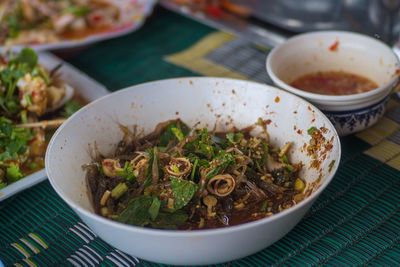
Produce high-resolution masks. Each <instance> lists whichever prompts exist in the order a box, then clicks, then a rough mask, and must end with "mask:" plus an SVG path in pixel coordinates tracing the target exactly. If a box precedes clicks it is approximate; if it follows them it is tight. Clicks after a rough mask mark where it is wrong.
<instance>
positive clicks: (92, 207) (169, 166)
mask: <svg viewBox="0 0 400 267" xmlns="http://www.w3.org/2000/svg"><path fill="white" fill-rule="evenodd" d="M340 154H341V150H340V142H339V138H338V135H337V133H336V131H335V129H334V127H333V126H332V124H331V123H330V121H329V120H328V119H327V118H326V117H325V116H324V115H323V114H322V113H321V112H320V111H319V110H318V109H316V108H315V107H314V106H313V105H311V104H309V103H308V102H306V101H304V100H302V99H300V98H298V97H296V96H294V95H292V94H289V93H287V92H284V91H282V90H278V89H276V88H274V87H271V86H267V85H262V84H258V83H254V82H248V81H239V80H231V79H222V78H183V79H171V80H164V81H157V82H151V83H145V84H141V85H137V86H133V87H130V88H127V89H125V90H121V91H118V92H115V93H113V94H111V95H109V96H106V97H103V98H101V99H99V100H97V101H95V102H93V103H90V104H89V105H88V106H86V107H84V108H83V109H81V110H80V111H78V112H77V113H76V114H75V115H73V116H72V117H71V118H70V119H68V120H67V122H66V123H65V124H63V125H62V126H61V127H60V128H59V129H58V130H57V132H56V133H55V135H54V136H53V138H52V140H51V142H50V144H49V147H48V150H47V153H46V161H45V163H46V171H47V174H48V177H49V180H50V182H51V184H52V186H53V188H54V189H55V190H56V192H57V193H58V194H59V195H60V196H61V198H62V199H63V200H64V201H65V202H66V203H67V204H68V205H69V206H70V207H71V208H72V209H73V210H74V211H75V212H76V213H77V214H78V215H79V216H80V218H81V219H82V220H83V221H84V222H85V223H86V224H87V225H88V226H89V227H90V228H91V229H92V230H93V231H94V232H95V233H96V234H98V235H99V236H100V237H101V238H102V239H104V240H105V241H106V242H108V243H110V244H111V245H113V246H115V247H117V248H118V249H120V250H122V251H124V252H126V253H128V254H130V255H134V256H137V257H140V258H143V259H146V260H149V261H154V262H160V263H167V264H185V265H188V264H190V265H192V264H213V263H218V262H226V261H230V260H234V259H238V258H241V257H244V256H247V255H250V254H252V253H255V252H257V251H259V250H261V249H263V248H265V247H267V246H269V245H271V244H272V243H274V242H275V241H277V240H279V239H280V238H282V237H283V236H284V235H285V234H286V233H288V232H289V231H290V230H291V229H292V228H293V227H294V226H295V225H296V224H297V223H298V222H299V221H300V219H301V218H302V217H303V215H304V214H305V213H306V212H307V210H308V209H309V208H310V207H311V205H312V203H313V202H314V201H315V200H316V199H317V197H318V196H319V195H320V193H321V192H322V191H323V190H324V189H325V188H326V186H327V185H328V184H329V182H330V181H331V180H332V178H333V176H334V174H335V172H336V170H337V168H338V165H339V161H340Z"/></svg>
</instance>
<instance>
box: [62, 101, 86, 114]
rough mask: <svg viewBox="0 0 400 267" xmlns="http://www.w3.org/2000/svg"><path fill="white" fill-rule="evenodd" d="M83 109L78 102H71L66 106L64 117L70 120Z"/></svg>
mask: <svg viewBox="0 0 400 267" xmlns="http://www.w3.org/2000/svg"><path fill="white" fill-rule="evenodd" d="M81 107H82V105H81V104H79V103H78V102H77V101H74V100H70V101H68V102H67V103H65V105H64V110H63V112H62V113H63V116H64V117H66V118H68V117H70V116H71V115H72V114H74V113H75V112H77V111H78V110H79V109H80V108H81Z"/></svg>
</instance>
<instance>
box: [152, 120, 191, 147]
mask: <svg viewBox="0 0 400 267" xmlns="http://www.w3.org/2000/svg"><path fill="white" fill-rule="evenodd" d="M188 132H189V127H188V126H187V125H185V124H184V123H182V122H181V121H180V120H176V121H173V122H171V123H170V124H169V125H168V126H167V127H166V129H165V131H164V132H163V133H162V134H161V135H160V142H159V146H162V147H166V146H167V145H168V144H169V143H170V142H174V141H175V142H176V141H180V140H179V139H180V138H181V140H183V138H184V137H185V136H186V135H187V134H188Z"/></svg>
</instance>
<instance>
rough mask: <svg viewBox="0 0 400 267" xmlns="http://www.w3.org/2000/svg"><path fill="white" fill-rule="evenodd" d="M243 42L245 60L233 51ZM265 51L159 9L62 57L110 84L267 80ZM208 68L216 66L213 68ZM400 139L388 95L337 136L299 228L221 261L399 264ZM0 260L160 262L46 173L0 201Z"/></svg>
mask: <svg viewBox="0 0 400 267" xmlns="http://www.w3.org/2000/svg"><path fill="white" fill-rule="evenodd" d="M215 40H218V42H216V41H215ZM160 43H163V46H160V45H159V44H160ZM199 44H201V45H199ZM204 48H206V49H204ZM204 50H206V51H204ZM239 50H240V51H242V52H241V54H242V55H245V57H248V59H247V60H243V59H242V58H240V57H237V55H238V54H239V53H238V51H239ZM193 51H195V52H193ZM235 51H236V52H235ZM267 51H268V49H265V48H262V47H255V46H253V45H252V44H250V43H248V42H246V41H245V40H241V39H237V38H234V37H233V36H230V35H227V34H224V33H219V32H214V31H213V30H212V29H211V28H208V27H206V26H203V25H201V24H198V23H196V22H193V21H191V20H188V19H185V18H183V17H180V16H178V15H175V14H172V13H169V12H166V11H161V12H160V11H159V12H158V13H157V14H156V16H154V17H153V18H152V19H151V20H150V21H149V22H148V23H147V24H146V25H145V27H144V28H143V29H141V30H140V31H138V32H136V33H134V34H131V35H128V36H125V37H121V38H118V39H115V40H110V41H107V42H103V43H101V44H98V45H95V46H93V47H91V48H88V49H87V50H85V51H82V52H81V53H80V54H78V55H76V56H72V57H69V58H68V61H69V62H70V63H72V64H73V65H75V66H76V67H78V68H80V69H81V70H83V71H84V72H86V73H88V74H89V75H91V76H92V77H93V78H95V79H97V80H98V81H100V82H102V83H103V84H105V85H106V86H107V87H108V88H109V89H111V90H116V89H118V88H122V87H125V86H127V85H131V84H137V83H141V82H145V81H149V80H156V79H161V78H170V77H177V76H193V75H212V76H224V77H237V78H243V79H253V80H256V81H260V82H267V83H268V82H269V80H268V77H266V76H264V75H263V74H262V71H265V70H264V61H265V56H266V53H267ZM182 55H183V56H182ZM227 55H231V59H230V60H231V61H227ZM182 57H184V58H185V60H184V62H182V61H180V60H179V59H180V58H182ZM99 58H101V63H102V64H99V61H98V59H99ZM163 58H164V59H165V60H163ZM234 58H235V59H234ZM188 60H190V61H188ZM235 60H237V61H236V62H243V63H245V62H247V61H250V60H251V61H252V62H253V63H252V64H250V65H251V66H252V67H251V68H250V67H247V68H244V67H240V68H239V67H238V64H237V63H235ZM199 61H200V62H201V61H202V62H203V63H202V64H204V62H206V64H205V66H207V67H206V69H207V70H205V69H204V68H201V66H200V67H199V66H198V64H197V63H198V62H199ZM185 62H191V65H190V66H188V65H186V63H185ZM171 63H172V64H171ZM200 65H201V64H200ZM239 65H240V64H239ZM261 65H262V68H263V70H261V67H260V66H261ZM210 66H214V70H217V71H216V72H214V73H209V72H208V71H209V67H210ZM399 140H400V104H399V103H398V102H397V101H394V100H392V101H391V102H390V103H389V110H388V112H387V113H386V115H385V117H384V118H383V119H382V120H380V121H379V123H378V124H377V125H376V126H374V127H372V128H370V129H368V130H366V131H364V132H361V133H360V134H358V135H357V136H347V137H345V138H341V142H342V152H343V154H342V162H341V165H340V168H339V171H338V172H337V174H336V176H335V178H334V179H333V181H332V182H331V184H330V185H329V186H328V188H327V189H326V190H325V191H324V192H323V194H322V195H321V196H320V197H319V199H318V200H317V201H316V203H315V204H314V205H313V207H312V208H311V210H310V212H309V213H308V214H307V215H306V216H305V218H304V219H303V220H302V221H301V222H300V224H299V225H298V226H296V227H295V228H294V229H293V230H292V231H291V232H290V233H289V234H288V235H286V236H285V237H284V238H283V239H281V240H280V241H279V242H277V243H275V244H274V245H272V246H270V247H269V248H267V249H265V250H263V251H261V252H259V253H257V254H255V255H252V256H249V257H246V258H244V259H241V260H238V261H235V262H232V263H229V264H225V265H230V266H266V265H267V266H299V265H300V266H304V265H310V266H311V265H313V266H317V265H326V266H344V265H353V266H357V265H358V266H360V265H375V266H376V265H378V266H379V265H386V266H396V265H398V262H399V259H400V243H399V241H400V235H399V234H398V233H399V231H400V214H399V206H400V201H399V199H400V172H399V170H400V149H399V147H398V146H399V145H400V142H399ZM238 242H240V241H238ZM133 245H134V241H133ZM0 259H1V260H2V261H3V262H4V264H5V265H6V266H12V265H15V266H99V265H101V266H135V265H137V266H138V265H140V266H159V265H158V264H153V263H149V262H146V261H143V260H140V259H136V258H134V257H131V256H128V255H126V254H124V253H122V252H121V251H119V250H116V249H114V248H112V247H111V246H109V245H108V244H106V243H105V242H104V241H102V240H101V239H100V238H98V237H97V236H96V235H95V234H94V233H93V232H92V231H91V230H90V229H89V228H87V226H85V225H84V224H83V223H82V222H81V221H80V219H79V218H78V217H77V215H76V214H75V213H74V212H73V211H72V210H71V209H70V208H69V207H68V206H67V205H66V204H65V203H64V202H63V201H62V200H61V199H60V198H59V197H58V196H57V195H56V193H55V192H54V191H53V189H52V188H51V186H50V184H49V183H48V182H47V181H46V182H43V183H41V184H39V185H37V186H35V187H33V188H31V189H29V190H26V191H24V192H23V193H21V194H18V195H16V196H15V197H12V198H10V199H8V200H6V201H3V202H1V203H0Z"/></svg>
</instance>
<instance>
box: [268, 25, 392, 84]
mask: <svg viewBox="0 0 400 267" xmlns="http://www.w3.org/2000/svg"><path fill="white" fill-rule="evenodd" d="M335 42H337V43H338V46H337V50H336V51H331V49H330V47H331V46H332V45H333V44H335ZM270 67H271V70H272V71H273V72H274V73H275V75H276V76H277V77H278V78H280V79H281V80H282V81H284V82H286V83H291V82H293V80H294V79H296V78H298V77H300V76H302V75H305V74H309V73H315V72H317V71H345V72H350V73H354V74H358V75H362V76H364V77H367V78H369V79H371V80H372V81H374V82H376V83H377V84H378V86H379V87H380V86H384V85H386V84H388V83H390V82H391V81H392V80H393V78H394V77H395V75H397V74H396V70H397V68H398V66H397V58H396V57H395V56H394V54H393V52H392V51H391V49H389V47H387V46H386V45H385V44H384V43H382V42H380V41H378V40H376V39H374V38H372V37H368V36H363V35H360V34H354V33H346V32H317V33H311V34H304V35H300V36H298V37H294V38H292V39H291V40H289V41H288V42H286V43H285V44H284V45H282V46H280V47H279V48H278V49H277V50H276V52H275V54H274V56H273V57H272V58H271V64H270Z"/></svg>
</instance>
